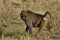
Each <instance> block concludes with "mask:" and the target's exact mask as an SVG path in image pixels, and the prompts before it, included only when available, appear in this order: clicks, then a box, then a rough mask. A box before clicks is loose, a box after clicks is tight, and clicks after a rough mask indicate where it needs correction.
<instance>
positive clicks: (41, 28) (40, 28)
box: [38, 20, 48, 32]
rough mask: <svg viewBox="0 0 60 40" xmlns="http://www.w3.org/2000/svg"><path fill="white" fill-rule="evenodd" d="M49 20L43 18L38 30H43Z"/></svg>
mask: <svg viewBox="0 0 60 40" xmlns="http://www.w3.org/2000/svg"><path fill="white" fill-rule="evenodd" d="M47 23H48V20H42V22H41V24H40V26H39V30H38V32H41V31H42V30H43V29H44V28H45V27H46V26H47Z"/></svg>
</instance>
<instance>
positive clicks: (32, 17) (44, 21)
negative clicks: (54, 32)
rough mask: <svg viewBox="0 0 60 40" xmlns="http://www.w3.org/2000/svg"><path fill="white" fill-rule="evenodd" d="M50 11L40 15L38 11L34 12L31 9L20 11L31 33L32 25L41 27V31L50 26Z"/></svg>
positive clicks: (27, 29)
mask: <svg viewBox="0 0 60 40" xmlns="http://www.w3.org/2000/svg"><path fill="white" fill-rule="evenodd" d="M48 14H49V15H50V13H49V12H46V13H45V15H40V14H37V13H34V12H32V11H30V10H22V11H21V13H20V16H21V19H22V20H23V21H24V22H25V24H26V31H27V32H28V31H29V33H30V34H31V33H32V27H35V28H36V27H37V28H39V30H38V31H39V32H40V30H41V29H42V28H43V27H47V28H48V27H50V24H49V21H50V19H49V17H50V16H49V15H48Z"/></svg>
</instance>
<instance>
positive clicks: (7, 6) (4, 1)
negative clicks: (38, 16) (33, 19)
mask: <svg viewBox="0 0 60 40" xmlns="http://www.w3.org/2000/svg"><path fill="white" fill-rule="evenodd" d="M23 9H24V10H26V9H28V10H32V11H34V12H37V13H40V12H42V13H44V12H45V11H49V12H50V13H51V15H52V23H53V28H52V30H53V33H52V34H51V33H49V32H48V31H47V30H43V32H44V34H42V33H41V34H39V35H38V34H37V33H35V32H34V34H33V35H31V36H30V35H28V34H27V33H25V28H26V27H25V23H24V22H23V21H22V20H21V18H20V12H21V10H23ZM53 34H54V35H53ZM10 37H11V38H10ZM0 39H1V40H51V39H57V40H58V39H60V0H0Z"/></svg>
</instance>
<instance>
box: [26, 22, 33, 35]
mask: <svg viewBox="0 0 60 40" xmlns="http://www.w3.org/2000/svg"><path fill="white" fill-rule="evenodd" d="M26 26H27V27H26V32H28V33H29V34H32V23H31V22H28V21H26Z"/></svg>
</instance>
